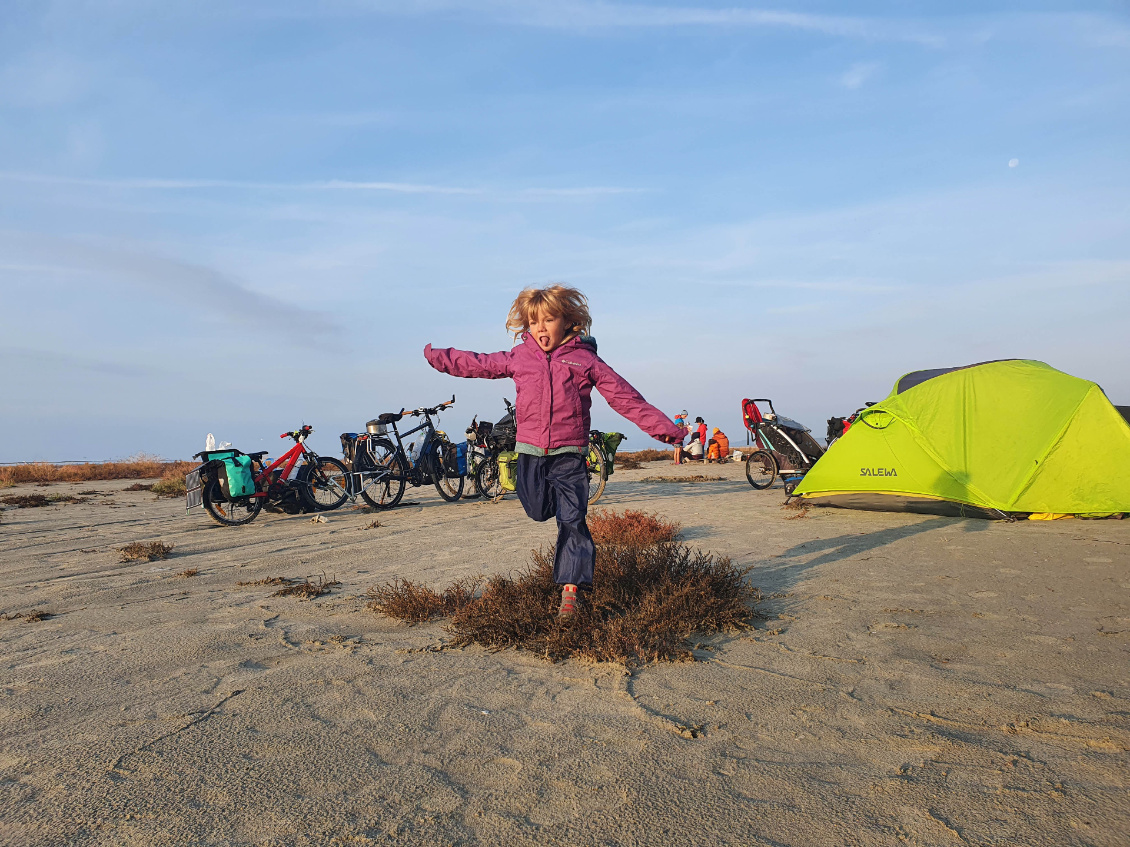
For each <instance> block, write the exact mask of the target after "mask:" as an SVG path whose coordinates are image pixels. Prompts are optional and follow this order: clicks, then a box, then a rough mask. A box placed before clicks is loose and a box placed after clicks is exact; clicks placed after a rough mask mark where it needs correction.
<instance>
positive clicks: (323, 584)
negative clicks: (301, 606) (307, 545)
mask: <svg viewBox="0 0 1130 847" xmlns="http://www.w3.org/2000/svg"><path fill="white" fill-rule="evenodd" d="M288 582H290V581H289V580H288ZM339 585H341V583H340V582H338V581H337V578H336V577H335V578H334V579H326V575H325V574H322V575H321V576H320V577H318V581H317V582H316V583H315V582H311V581H310V580H309V578H307V579H306V581H305V582H294V583H291V584H289V585H287V586H286V587H285V588H280V589H279V590H278V591H276V592H275V593H274V594H272V595H271V596H272V597H297V598H298V599H299V600H313V599H314V598H315V597H321V596H322V595H323V594H329V592H330V589H331V588H336V587H337V586H339Z"/></svg>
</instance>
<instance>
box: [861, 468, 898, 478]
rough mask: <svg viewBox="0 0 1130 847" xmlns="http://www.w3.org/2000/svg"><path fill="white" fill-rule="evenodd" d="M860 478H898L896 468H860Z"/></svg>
mask: <svg viewBox="0 0 1130 847" xmlns="http://www.w3.org/2000/svg"><path fill="white" fill-rule="evenodd" d="M859 475H860V476H898V475H899V474H898V471H896V470H895V469H894V468H860V469H859Z"/></svg>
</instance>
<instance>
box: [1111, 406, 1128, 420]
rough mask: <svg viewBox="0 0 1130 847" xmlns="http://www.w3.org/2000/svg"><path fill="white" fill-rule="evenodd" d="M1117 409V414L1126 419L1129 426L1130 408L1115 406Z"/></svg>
mask: <svg viewBox="0 0 1130 847" xmlns="http://www.w3.org/2000/svg"><path fill="white" fill-rule="evenodd" d="M1114 408H1116V409H1118V414H1120V415H1122V417H1124V418H1126V423H1128V424H1130V406H1115V407H1114Z"/></svg>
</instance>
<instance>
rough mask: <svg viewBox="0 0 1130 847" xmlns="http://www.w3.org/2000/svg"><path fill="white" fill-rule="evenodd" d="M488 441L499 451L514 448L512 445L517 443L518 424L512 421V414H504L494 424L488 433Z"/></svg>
mask: <svg viewBox="0 0 1130 847" xmlns="http://www.w3.org/2000/svg"><path fill="white" fill-rule="evenodd" d="M490 443H491V446H492V447H495V448H496V449H498V450H501V451H508V450H513V449H514V445H516V444H517V443H518V424H517V423H516V422H515V421H514V416H513V415H511V414H507V415H505V416H504V417H503V418H502V419H501V420H500V421H499V422H498V423H496V424H495V425H494V429H493V431H492V432H491V434H490Z"/></svg>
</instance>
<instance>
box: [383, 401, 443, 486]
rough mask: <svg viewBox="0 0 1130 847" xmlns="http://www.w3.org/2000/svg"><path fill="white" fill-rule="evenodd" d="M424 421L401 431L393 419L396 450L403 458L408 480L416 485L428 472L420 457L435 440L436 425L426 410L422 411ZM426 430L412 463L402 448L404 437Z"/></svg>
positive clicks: (421, 481) (420, 482)
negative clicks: (405, 430) (426, 432)
mask: <svg viewBox="0 0 1130 847" xmlns="http://www.w3.org/2000/svg"><path fill="white" fill-rule="evenodd" d="M422 414H423V416H424V422H423V423H422V424H420V425H419V426H416V427H413V428H412V429H410V430H408V431H407V432H403V433H402V432H401V431H400V430H398V429H397V428H396V421H393V422H392V424H391V426H392V434H393V435H394V436H396V452H397V453H399V454H400V456H401V457H402V458H403V459H404V464H405V465H407V466H408V474H409V481H410V482H412V483H413V484H416V485H423V484H424V474H425V473H427V472H428V468H427V466H426V465H423V464H422V463H421V461H420V460H421V459H422V458H423V457H424V456H425V455H426V454H427V452H428V449H429V448H430V447H431V446H432V444H433V443H434V441H435V435H436V427H435V424H434V423H433V422H432V416H431V415H430V414H429V413H428V412H423V413H422ZM425 429H426V430H427V431H428V434H427V435H426V436H425V437H424V443H423V444H421V445H420V452H419V454H418V456H417V459H416V462H415V463H414V464H413V463H412V462H410V461H409V459H408V452H407V451H406V450H405V449H404V438H405V437H406V436H409V435H413V434H415V433H417V432H420V431H421V430H425Z"/></svg>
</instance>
